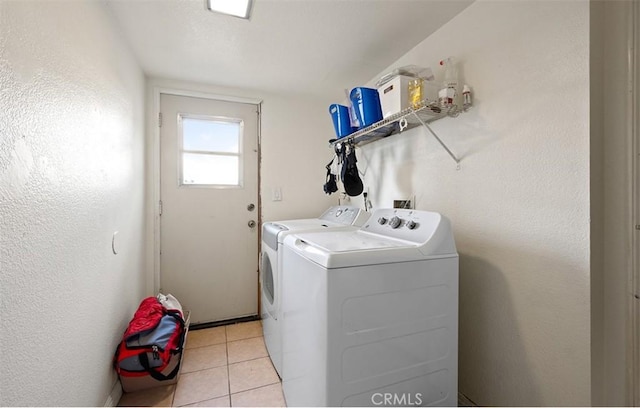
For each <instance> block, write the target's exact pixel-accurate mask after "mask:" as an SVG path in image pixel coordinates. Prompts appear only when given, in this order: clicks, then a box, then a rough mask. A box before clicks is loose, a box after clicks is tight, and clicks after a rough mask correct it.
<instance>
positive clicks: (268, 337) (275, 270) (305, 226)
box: [260, 206, 369, 377]
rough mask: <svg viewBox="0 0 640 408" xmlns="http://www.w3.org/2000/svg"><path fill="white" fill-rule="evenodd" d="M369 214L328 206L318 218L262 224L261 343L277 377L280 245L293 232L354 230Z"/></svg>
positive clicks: (280, 346)
mask: <svg viewBox="0 0 640 408" xmlns="http://www.w3.org/2000/svg"><path fill="white" fill-rule="evenodd" d="M368 218H369V213H367V212H365V211H364V210H361V209H359V208H356V207H348V206H335V207H330V208H329V209H328V210H327V211H325V212H324V213H323V214H322V215H321V216H320V217H318V218H310V219H300V220H286V221H276V222H266V223H264V224H263V225H262V251H261V262H260V287H261V288H262V289H261V291H260V292H261V294H260V304H261V307H260V310H261V312H260V317H261V319H262V331H263V333H264V341H265V344H266V346H267V351H268V352H269V357H271V361H272V362H273V366H274V367H275V369H276V371H277V372H278V375H279V376H280V377H282V334H281V333H282V329H281V326H280V303H281V301H280V290H281V289H280V287H281V283H280V281H281V279H280V276H281V275H282V272H281V271H282V267H281V265H282V251H279V247H281V246H282V242H283V240H284V238H285V237H286V236H287V235H288V234H290V233H293V232H301V231H328V230H335V229H350V230H355V229H357V228H358V227H360V226H361V225H363V224H364V223H365V221H366V220H367V219H368Z"/></svg>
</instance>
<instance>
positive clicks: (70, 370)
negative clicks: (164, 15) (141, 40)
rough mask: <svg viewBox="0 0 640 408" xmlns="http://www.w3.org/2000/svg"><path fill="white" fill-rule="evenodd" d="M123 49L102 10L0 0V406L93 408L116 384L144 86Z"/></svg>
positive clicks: (133, 266) (127, 312) (139, 183)
mask: <svg viewBox="0 0 640 408" xmlns="http://www.w3.org/2000/svg"><path fill="white" fill-rule="evenodd" d="M123 44H125V43H124V41H123V39H122V38H121V37H120V36H119V34H118V32H117V30H116V29H115V26H114V24H113V22H112V19H111V17H110V15H109V14H108V12H107V11H106V8H105V7H104V5H103V4H102V3H99V2H78V1H70V2H54V1H41V2H40V1H20V2H19V1H4V0H3V1H0V85H1V86H0V106H1V108H0V137H1V139H0V270H1V273H0V288H1V289H0V290H1V296H0V300H1V302H2V308H1V310H2V315H1V317H0V321H1V324H0V328H1V330H0V348H1V349H2V350H3V352H2V353H0V367H2V375H1V376H0V405H2V406H11V405H21V406H39V405H40V406H41V405H46V406H73V405H77V406H102V405H104V404H105V402H106V401H108V396H109V394H110V392H111V390H112V387H113V386H114V384H115V382H116V377H115V374H114V372H113V368H112V366H111V361H112V357H113V352H114V350H115V347H116V345H117V343H118V341H119V339H120V338H121V336H122V333H123V331H124V329H125V327H126V324H127V323H128V321H129V319H130V318H131V315H132V314H133V312H134V311H135V308H136V307H137V305H138V303H139V302H140V299H141V297H142V296H143V295H144V294H145V284H146V282H145V281H146V277H145V274H144V245H143V243H144V241H145V236H144V185H143V182H144V177H145V168H144V147H143V144H144V126H143V123H144V121H143V116H144V113H143V104H144V77H143V74H142V72H141V70H140V69H139V67H138V65H137V63H136V62H135V60H134V59H133V58H132V55H131V53H130V52H129V50H128V48H127V47H125V46H123ZM114 231H119V234H118V240H117V247H118V249H119V251H118V254H117V255H114V254H113V253H112V249H111V238H112V234H113V232H114Z"/></svg>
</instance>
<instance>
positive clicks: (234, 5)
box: [205, 0, 253, 19]
mask: <svg viewBox="0 0 640 408" xmlns="http://www.w3.org/2000/svg"><path fill="white" fill-rule="evenodd" d="M205 4H206V6H207V10H210V11H213V12H216V13H222V14H228V15H230V16H234V17H240V18H246V19H249V16H250V15H251V6H252V5H253V0H205Z"/></svg>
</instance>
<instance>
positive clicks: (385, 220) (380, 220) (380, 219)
mask: <svg viewBox="0 0 640 408" xmlns="http://www.w3.org/2000/svg"><path fill="white" fill-rule="evenodd" d="M386 223H387V219H386V218H384V217H380V218H378V224H380V225H384V224H386Z"/></svg>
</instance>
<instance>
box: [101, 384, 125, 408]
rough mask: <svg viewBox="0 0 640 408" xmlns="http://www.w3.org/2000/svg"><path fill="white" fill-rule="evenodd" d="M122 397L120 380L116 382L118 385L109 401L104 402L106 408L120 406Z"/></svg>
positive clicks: (113, 389) (108, 398) (112, 390)
mask: <svg viewBox="0 0 640 408" xmlns="http://www.w3.org/2000/svg"><path fill="white" fill-rule="evenodd" d="M121 397H122V385H120V380H119V379H118V380H116V383H115V384H114V385H113V388H112V389H111V392H110V393H109V396H108V397H107V400H106V401H105V402H104V406H105V407H115V406H117V405H118V402H119V401H120V398H121Z"/></svg>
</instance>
